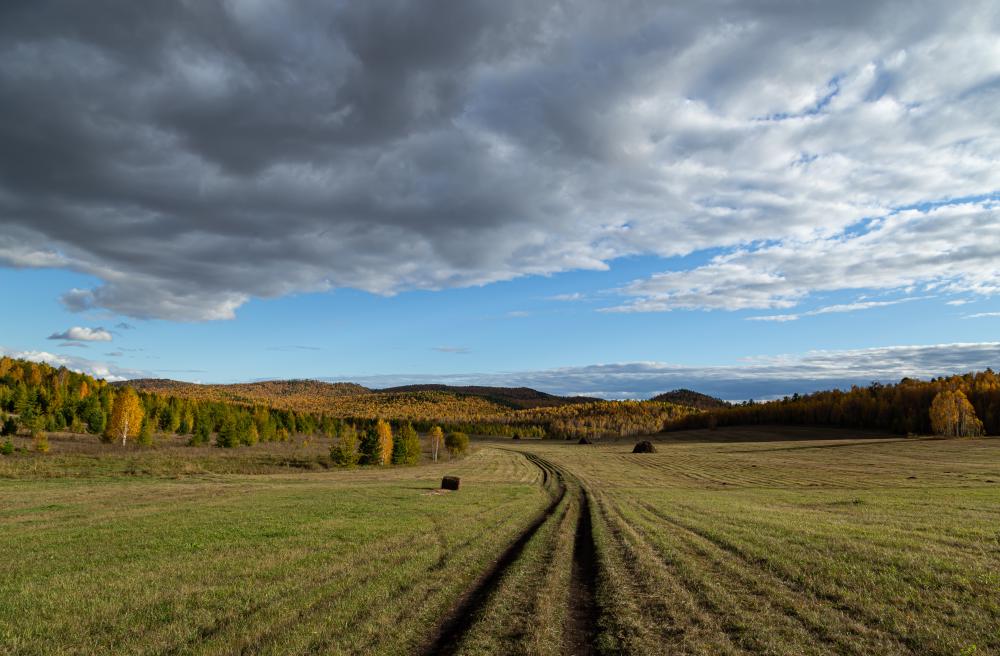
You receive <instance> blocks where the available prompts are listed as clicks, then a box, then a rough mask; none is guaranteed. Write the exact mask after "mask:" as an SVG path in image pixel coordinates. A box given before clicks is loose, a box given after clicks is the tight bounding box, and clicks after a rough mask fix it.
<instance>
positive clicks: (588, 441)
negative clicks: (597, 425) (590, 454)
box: [577, 437, 593, 444]
mask: <svg viewBox="0 0 1000 656" xmlns="http://www.w3.org/2000/svg"><path fill="white" fill-rule="evenodd" d="M577 444H593V442H591V441H590V440H588V439H587V438H586V437H581V438H580V441H579V442H577Z"/></svg>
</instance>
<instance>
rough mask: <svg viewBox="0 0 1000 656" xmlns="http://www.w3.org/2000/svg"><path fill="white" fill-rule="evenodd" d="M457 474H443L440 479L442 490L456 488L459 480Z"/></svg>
mask: <svg viewBox="0 0 1000 656" xmlns="http://www.w3.org/2000/svg"><path fill="white" fill-rule="evenodd" d="M461 480H462V479H460V478H459V477H458V476H445V477H444V478H442V479H441V489H442V490H457V489H458V485H459V483H460V482H461Z"/></svg>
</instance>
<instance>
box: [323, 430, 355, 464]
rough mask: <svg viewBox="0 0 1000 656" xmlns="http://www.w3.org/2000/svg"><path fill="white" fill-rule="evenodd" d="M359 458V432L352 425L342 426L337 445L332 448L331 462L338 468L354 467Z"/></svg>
mask: <svg viewBox="0 0 1000 656" xmlns="http://www.w3.org/2000/svg"><path fill="white" fill-rule="evenodd" d="M359 457H360V456H359V454H358V433H357V431H356V430H355V429H354V426H352V425H351V424H341V425H340V429H339V430H338V431H337V443H336V444H334V445H333V446H331V447H330V460H332V461H333V464H335V465H337V466H338V467H353V466H354V465H356V464H358V458H359Z"/></svg>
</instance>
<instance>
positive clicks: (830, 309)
mask: <svg viewBox="0 0 1000 656" xmlns="http://www.w3.org/2000/svg"><path fill="white" fill-rule="evenodd" d="M921 298H922V297H912V298H898V299H894V300H891V301H858V302H856V303H842V304H838V305H827V306H825V307H821V308H816V309H815V310H809V311H808V312H800V313H798V314H770V315H762V316H757V317H747V321H777V322H785V321H797V320H798V319H800V318H801V317H814V316H817V315H820V314H836V313H841V312H858V311H859V310H870V309H872V308H880V307H886V306H889V305H898V304H900V303H908V302H910V301H918V300H921Z"/></svg>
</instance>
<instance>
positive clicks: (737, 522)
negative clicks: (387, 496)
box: [532, 432, 1000, 654]
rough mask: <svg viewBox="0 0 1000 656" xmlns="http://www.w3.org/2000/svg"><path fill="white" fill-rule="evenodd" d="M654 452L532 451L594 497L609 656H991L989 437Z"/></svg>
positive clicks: (994, 614)
mask: <svg viewBox="0 0 1000 656" xmlns="http://www.w3.org/2000/svg"><path fill="white" fill-rule="evenodd" d="M738 434H742V435H743V436H744V437H745V438H749V437H754V436H753V435H750V434H749V432H743V433H739V432H738ZM703 435H707V434H703ZM658 448H659V452H658V453H656V454H646V455H633V454H631V453H630V450H631V443H629V444H627V445H626V444H621V445H607V446H596V447H586V446H577V445H558V446H543V447H535V448H532V450H533V451H534V452H536V453H538V454H539V455H542V456H543V457H545V458H546V459H548V460H550V461H551V462H553V463H556V464H558V465H559V466H560V467H562V468H563V469H565V470H566V471H568V472H570V473H573V474H575V475H576V476H578V477H579V479H580V480H581V481H583V482H584V484H585V485H586V486H588V487H589V488H590V489H591V490H592V491H593V492H594V499H595V504H594V506H595V507H594V513H595V529H594V530H595V534H596V536H597V542H598V548H599V551H600V555H601V562H602V575H601V592H600V595H601V601H602V602H603V603H602V610H603V613H604V616H603V618H602V626H603V627H604V630H603V633H602V636H601V641H602V644H603V645H604V647H605V649H606V650H607V651H615V650H618V649H621V650H625V651H630V652H632V653H650V654H653V653H671V654H674V653H681V654H684V653H689V654H739V653H754V654H829V653H840V654H960V653H976V654H990V653H1000V483H998V482H1000V440H995V439H990V440H979V441H936V440H918V441H906V440H874V441H873V440H853V441H850V440H848V441H845V440H837V441H819V442H817V441H809V442H789V441H778V442H731V441H721V442H717V443H690V442H685V441H684V440H675V441H669V442H662V443H660V445H659V447H658Z"/></svg>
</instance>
